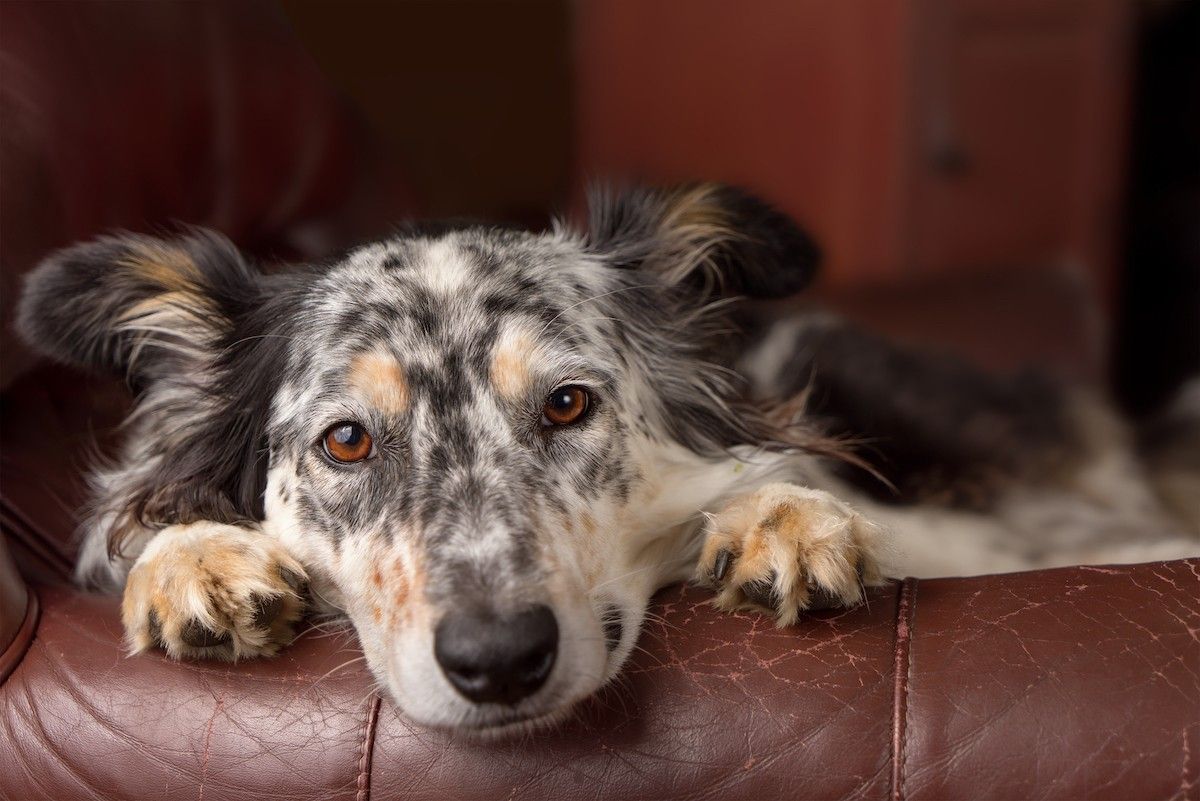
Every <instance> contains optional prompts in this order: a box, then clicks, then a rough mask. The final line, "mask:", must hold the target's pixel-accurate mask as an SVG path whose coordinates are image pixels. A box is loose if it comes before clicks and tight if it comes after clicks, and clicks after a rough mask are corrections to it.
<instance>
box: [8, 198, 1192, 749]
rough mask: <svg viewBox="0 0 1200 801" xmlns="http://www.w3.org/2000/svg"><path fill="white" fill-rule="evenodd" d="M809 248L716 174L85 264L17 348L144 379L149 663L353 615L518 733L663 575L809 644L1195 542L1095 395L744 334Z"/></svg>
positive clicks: (873, 348) (430, 685)
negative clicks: (309, 249)
mask: <svg viewBox="0 0 1200 801" xmlns="http://www.w3.org/2000/svg"><path fill="white" fill-rule="evenodd" d="M816 261H817V249H816V247H815V246H814V245H813V243H812V242H811V241H810V240H809V238H808V237H807V236H806V235H805V234H803V233H802V232H801V231H800V230H799V229H798V228H797V227H796V226H795V225H794V224H793V223H792V222H791V221H790V220H788V219H787V218H786V217H784V216H783V215H781V214H779V213H778V212H776V211H774V210H773V209H771V208H769V207H768V206H766V205H765V204H763V203H761V202H759V201H757V200H755V199H753V198H751V197H748V196H746V195H744V194H742V193H741V192H739V191H737V190H734V189H731V188H729V187H724V186H719V185H708V184H702V185H689V186H683V187H677V188H672V189H638V190H632V191H627V192H623V193H607V192H598V193H593V195H592V196H591V198H590V209H589V212H588V220H587V223H586V225H585V226H580V227H574V226H572V225H570V224H567V223H556V224H555V225H554V226H552V227H551V228H550V229H549V230H547V231H544V232H539V233H530V232H522V231H513V230H507V229H501V228H492V227H464V228H459V229H442V230H432V229H430V230H419V229H414V230H411V231H407V232H405V233H403V234H398V235H396V236H394V237H391V238H388V239H385V240H383V241H379V242H375V243H372V244H368V245H365V246H363V247H360V248H358V249H355V250H352V251H350V252H349V253H348V254H346V255H344V256H343V257H339V258H337V259H336V260H333V261H330V262H328V263H324V264H319V265H311V266H307V267H300V268H297V269H292V270H287V271H269V272H265V273H264V272H262V271H260V270H259V269H257V268H256V267H255V266H253V265H252V264H250V263H248V262H247V261H246V260H245V259H244V258H243V257H242V256H241V255H240V254H239V253H238V252H237V250H235V249H234V247H233V246H232V245H231V244H230V243H229V242H228V241H227V240H225V239H224V238H222V237H220V236H219V235H217V234H213V233H209V232H205V231H200V230H195V231H190V232H187V233H185V234H183V235H181V236H179V237H177V238H171V239H157V238H150V237H145V236H135V235H119V236H111V237H106V238H102V239H99V240H96V241H94V242H90V243H86V244H81V245H77V246H74V247H71V248H68V249H66V250H63V251H61V252H59V253H57V254H55V255H53V256H51V257H50V258H49V259H48V260H47V261H45V262H44V263H43V264H42V265H40V266H39V267H38V268H37V269H36V270H35V271H34V272H33V273H31V275H30V276H29V278H28V281H27V283H26V286H25V289H24V296H23V300H22V304H21V307H20V311H19V321H18V325H19V328H20V330H21V331H22V333H23V335H24V336H25V338H26V339H27V340H28V341H29V342H30V343H32V344H33V345H34V346H36V347H37V348H38V349H39V350H40V351H42V352H44V353H45V354H47V355H49V356H51V357H53V358H55V359H58V360H60V361H63V362H67V363H71V364H75V365H80V366H84V367H87V368H93V369H103V370H108V371H112V372H115V373H117V374H120V375H124V376H126V377H127V378H128V380H129V382H130V384H131V385H132V387H133V389H134V390H135V392H136V394H137V405H136V408H135V410H134V411H133V413H132V414H131V415H130V417H129V419H128V420H127V422H126V424H125V439H124V443H123V446H122V449H121V450H120V452H119V453H118V454H117V455H116V457H115V459H114V460H113V461H112V462H111V463H108V464H105V465H102V466H100V467H98V468H97V469H96V470H94V472H93V474H92V476H91V483H92V493H93V496H94V503H93V505H92V507H91V509H90V511H89V513H88V516H87V518H86V521H85V524H84V526H83V530H82V543H81V552H80V561H79V566H78V574H79V577H80V579H81V580H83V581H85V582H87V583H89V584H91V585H93V586H99V587H103V588H107V589H110V590H114V591H122V592H123V593H124V601H123V605H122V617H123V621H124V625H125V630H126V632H127V637H128V644H129V648H130V649H131V650H132V651H134V652H137V651H142V650H145V649H150V648H155V647H158V648H163V649H165V650H166V652H167V653H168V654H170V655H171V656H173V657H177V658H199V657H203V658H223V659H240V658H246V657H255V656H266V655H270V654H273V653H275V652H276V651H277V650H278V649H279V648H281V647H283V646H285V645H286V644H287V643H288V642H289V641H290V639H291V638H292V636H293V627H294V626H295V625H296V623H297V621H298V620H299V619H300V617H301V615H302V614H303V613H304V611H305V608H306V607H307V606H312V607H314V609H315V610H316V611H319V612H327V613H337V614H342V615H345V616H346V617H348V618H349V620H350V621H351V622H352V623H353V625H354V627H355V629H356V630H357V634H358V637H359V639H360V640H361V643H362V648H363V651H364V653H365V655H366V659H367V662H368V664H369V665H370V668H371V670H372V671H373V673H374V675H375V676H376V677H377V679H378V680H379V682H380V683H381V685H383V686H384V687H386V688H387V690H388V691H389V693H390V694H391V696H392V697H393V698H394V699H395V701H396V703H397V704H399V706H400V707H401V708H402V709H403V710H404V711H405V712H406V713H407V714H408V715H409V716H410V717H411V718H413V719H414V720H416V721H418V722H422V723H425V724H429V725H434V726H441V727H449V728H454V729H459V730H472V731H477V732H492V733H495V732H502V731H506V730H510V729H524V728H528V727H529V726H531V725H535V724H537V723H540V722H545V721H547V720H551V719H554V718H556V717H558V716H561V715H562V714H564V713H565V712H566V711H567V710H569V709H570V708H571V706H572V705H573V704H574V703H575V702H576V701H578V700H579V699H581V698H583V697H585V696H587V695H589V694H591V693H592V692H594V691H595V690H596V689H597V688H599V687H600V686H601V685H603V684H604V683H605V682H606V681H608V680H609V679H610V678H612V677H613V676H614V675H615V674H616V673H617V672H618V671H619V670H620V668H621V665H622V663H623V662H624V661H625V659H626V657H627V656H628V654H629V653H630V650H631V649H632V648H633V646H634V642H635V640H636V639H637V636H638V631H639V629H640V626H641V623H642V620H643V617H644V615H645V611H646V606H647V603H648V601H649V600H650V597H651V595H652V594H653V593H654V592H655V590H657V589H658V588H660V587H662V586H664V585H665V584H668V583H671V582H676V581H680V580H684V579H689V578H690V579H695V580H698V581H701V582H703V583H706V584H708V585H711V586H712V587H713V589H714V591H715V593H716V595H715V603H716V604H717V605H718V606H720V607H722V608H726V609H733V608H738V607H744V606H753V607H756V608H761V609H763V610H765V611H766V612H767V613H769V614H771V615H773V616H774V618H775V619H776V620H777V621H778V623H779V624H780V625H788V624H790V623H792V622H794V621H795V620H796V619H797V616H798V615H799V614H801V613H802V612H803V611H804V610H808V609H813V608H821V607H828V606H849V605H853V604H856V603H858V602H859V601H860V600H861V599H862V598H863V587H864V585H870V584H874V583H878V582H880V581H882V580H883V579H884V577H885V576H889V575H895V574H899V573H909V574H916V575H938V574H947V573H955V574H963V573H972V572H986V571H1005V570H1017V569H1022V568H1030V567H1042V566H1048V565H1054V564H1067V563H1079V562H1106V561H1108V562H1120V561H1138V560H1144V559H1153V558H1168V557H1173V556H1182V555H1193V554H1196V553H1197V552H1200V541H1198V540H1197V538H1196V536H1195V533H1194V531H1193V530H1192V528H1193V523H1192V522H1189V521H1188V520H1186V519H1185V517H1184V516H1180V515H1176V514H1174V513H1173V512H1172V511H1171V510H1170V505H1169V504H1167V503H1165V502H1164V501H1163V500H1162V496H1161V494H1160V493H1157V492H1156V491H1155V488H1154V484H1153V482H1152V481H1151V480H1150V478H1149V475H1148V473H1147V470H1146V467H1145V465H1144V463H1143V462H1142V461H1140V460H1139V458H1138V457H1137V456H1136V451H1135V448H1134V447H1133V445H1132V443H1131V441H1130V438H1129V435H1128V433H1127V431H1126V429H1125V427H1124V425H1123V424H1122V423H1121V422H1120V421H1119V420H1118V419H1117V418H1116V417H1115V415H1113V414H1112V413H1111V412H1110V411H1109V410H1108V409H1107V407H1105V406H1104V405H1103V404H1101V403H1098V402H1095V401H1091V400H1088V399H1087V397H1085V396H1083V395H1081V394H1079V393H1076V392H1073V391H1071V390H1068V389H1066V388H1062V387H1058V386H1055V385H1054V384H1052V383H1050V382H1047V381H1040V380H1037V379H1031V378H1030V379H1021V380H1016V381H1004V380H998V379H995V378H990V377H985V376H983V375H981V374H978V373H976V372H974V371H972V370H971V369H969V368H968V367H966V366H965V365H961V364H958V363H955V362H952V361H949V360H946V359H944V358H941V357H931V356H928V355H925V354H921V353H912V352H908V351H905V350H902V349H900V348H897V347H895V346H893V345H890V344H889V343H886V342H881V341H878V340H875V339H873V338H871V337H869V336H868V335H866V334H864V333H861V332H859V331H856V330H854V329H852V328H849V327H848V326H846V325H845V324H843V323H841V322H839V321H837V320H835V319H832V318H830V317H828V316H821V315H813V314H803V313H800V314H796V315H793V316H792V317H790V318H788V319H784V320H782V321H777V322H776V323H775V324H773V325H772V326H771V327H769V328H767V329H766V330H760V331H757V332H754V331H748V330H746V326H744V325H742V324H741V323H742V322H743V320H741V319H740V317H746V318H750V315H745V314H744V312H743V311H742V310H743V309H744V302H745V301H753V300H755V299H773V298H780V297H784V296H788V295H791V294H793V293H795V292H797V291H799V290H800V289H801V288H803V287H804V286H805V285H806V284H807V283H808V282H809V280H810V278H811V277H812V275H813V272H814V269H815V265H816ZM849 438H852V440H853V441H851V439H849ZM855 442H857V443H859V444H862V443H866V444H868V445H869V447H868V448H855V447H852V446H853V445H854V444H855ZM1177 478H1178V477H1177ZM1192 486H1195V485H1192ZM1185 494H1186V493H1185ZM1192 497H1193V499H1194V498H1195V497H1197V496H1192Z"/></svg>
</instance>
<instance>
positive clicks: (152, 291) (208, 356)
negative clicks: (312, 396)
mask: <svg viewBox="0 0 1200 801" xmlns="http://www.w3.org/2000/svg"><path fill="white" fill-rule="evenodd" d="M283 281H284V279H283V277H281V276H273V277H267V276H264V275H263V274H261V273H260V272H258V271H257V270H256V269H254V268H253V267H251V266H250V265H248V264H247V263H246V261H245V260H244V259H243V258H242V257H241V255H240V254H239V253H238V251H237V249H236V248H235V247H234V246H233V245H232V243H230V242H229V241H228V240H227V239H225V238H224V237H222V236H220V235H219V234H215V233H211V232H207V231H201V230H193V231H190V232H188V233H187V234H185V235H183V236H180V237H177V238H173V239H156V238H150V237H144V236H136V235H131V234H126V235H120V236H110V237H104V238H101V239H98V240H95V241H93V242H88V243H84V244H79V245H75V246H73V247H70V248H67V249H65V250H62V251H59V252H58V253H56V254H54V255H52V256H50V257H49V258H47V259H46V260H45V261H44V262H43V263H42V264H41V265H39V266H38V267H37V268H36V269H35V270H34V271H33V272H32V273H30V275H29V276H28V277H27V279H26V281H25V287H24V294H23V296H22V298H21V302H20V306H19V309H18V317H17V327H18V330H19V331H20V333H21V334H22V335H23V336H24V338H25V339H26V340H28V341H29V343H30V344H31V345H33V346H34V347H35V348H37V349H38V350H40V351H42V352H43V353H45V354H46V355H48V356H50V357H51V358H54V359H56V360H58V361H62V362H66V363H68V364H73V365H76V366H80V367H85V368H89V369H95V370H106V371H110V372H118V373H124V374H126V376H127V377H128V378H129V380H130V382H131V384H132V385H133V387H134V389H135V390H138V392H139V396H140V397H139V404H140V405H139V409H140V413H148V414H151V415H153V417H154V419H157V420H161V421H164V425H163V427H162V431H161V432H160V431H159V430H158V429H151V430H149V432H148V433H147V436H151V437H156V438H160V439H158V440H157V441H156V443H155V447H154V448H151V449H150V450H151V452H153V453H155V454H156V458H155V461H154V462H153V465H152V469H149V470H140V471H130V472H129V474H128V475H127V476H126V477H125V479H124V480H126V481H127V482H128V486H127V488H126V489H127V492H126V495H125V497H123V498H122V500H123V501H125V502H126V506H125V508H123V509H121V510H118V514H117V515H116V517H115V522H114V523H113V528H112V530H111V531H110V532H109V535H110V552H115V551H116V550H117V549H119V546H120V540H121V538H122V537H123V536H125V534H126V533H127V532H128V531H129V530H130V528H131V527H132V526H133V525H134V523H137V524H140V525H142V526H157V525H166V524H170V523H188V522H194V521H196V520H213V521H217V522H224V523H234V522H239V521H244V520H251V519H255V518H261V515H262V491H263V487H264V486H265V482H266V463H267V458H268V449H267V443H266V429H267V424H268V420H269V415H270V404H271V401H272V399H273V398H274V396H275V393H276V391H277V388H278V384H279V383H280V381H281V380H282V375H283V371H284V367H285V364H286V345H285V343H287V342H288V341H289V340H290V337H289V336H288V335H287V325H288V320H289V319H290V317H289V315H288V314H287V313H286V312H287V311H288V309H289V308H290V306H289V297H290V296H289V286H290V285H288V284H285V283H283ZM168 423H169V424H168Z"/></svg>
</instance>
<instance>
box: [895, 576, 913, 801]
mask: <svg viewBox="0 0 1200 801" xmlns="http://www.w3.org/2000/svg"><path fill="white" fill-rule="evenodd" d="M899 596H900V597H899V600H898V602H897V603H896V639H895V651H894V659H895V662H894V666H893V673H894V675H895V684H894V686H893V690H892V793H891V799H892V801H903V799H904V768H905V762H906V759H907V757H908V748H907V746H908V740H907V736H908V678H909V674H910V672H911V671H912V633H913V613H914V611H915V606H916V596H917V579H914V578H906V579H904V581H902V582H901V583H900V588H899Z"/></svg>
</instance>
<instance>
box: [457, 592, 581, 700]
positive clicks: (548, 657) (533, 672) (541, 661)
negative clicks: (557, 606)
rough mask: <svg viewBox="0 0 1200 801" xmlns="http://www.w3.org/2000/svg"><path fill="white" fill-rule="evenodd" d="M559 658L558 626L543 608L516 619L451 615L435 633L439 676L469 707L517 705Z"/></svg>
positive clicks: (466, 613) (523, 613)
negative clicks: (483, 704) (489, 703)
mask: <svg viewBox="0 0 1200 801" xmlns="http://www.w3.org/2000/svg"><path fill="white" fill-rule="evenodd" d="M557 653H558V621H556V620H555V619H554V613H553V612H551V611H550V608H549V607H547V606H540V605H539V606H534V607H532V608H530V609H526V610H524V611H522V612H518V613H516V614H514V615H503V616H499V615H494V614H489V613H486V612H451V613H450V614H447V615H446V616H445V617H443V618H442V621H441V622H440V623H438V626H437V629H436V630H435V631H434V633H433V655H434V656H435V657H437V661H438V664H439V665H441V666H442V672H443V673H445V674H446V678H447V679H449V680H450V683H451V684H453V685H454V688H455V689H456V690H458V691H459V692H460V693H462V695H463V696H464V697H466V698H468V699H470V700H471V701H475V702H477V703H482V702H484V701H491V702H494V703H500V704H515V703H516V702H517V701H520V700H521V699H522V698H525V697H526V696H529V695H533V693H535V692H536V691H537V689H538V688H539V687H541V686H542V685H543V684H544V683H545V682H546V677H547V676H549V675H550V669H551V668H553V667H554V658H555V656H556V655H557Z"/></svg>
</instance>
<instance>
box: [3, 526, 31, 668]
mask: <svg viewBox="0 0 1200 801" xmlns="http://www.w3.org/2000/svg"><path fill="white" fill-rule="evenodd" d="M36 622H37V596H36V595H34V594H33V591H32V590H30V589H29V588H28V587H27V586H26V584H25V581H24V579H22V578H21V574H20V572H18V570H17V564H16V562H15V561H13V558H12V554H10V553H9V552H8V541H7V540H6V539H5V537H4V536H3V535H2V534H0V684H3V683H4V680H5V679H6V678H8V675H9V674H10V673H12V672H13V670H14V669H16V667H17V664H18V663H19V662H20V661H21V658H22V657H24V656H25V651H26V650H27V649H28V648H29V643H30V642H31V641H32V640H33V632H34V628H35V624H36Z"/></svg>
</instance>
